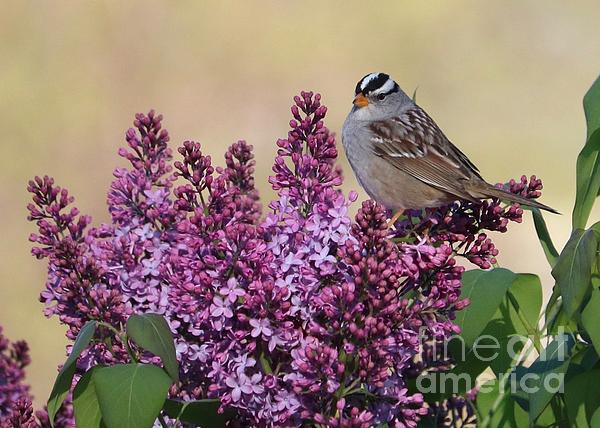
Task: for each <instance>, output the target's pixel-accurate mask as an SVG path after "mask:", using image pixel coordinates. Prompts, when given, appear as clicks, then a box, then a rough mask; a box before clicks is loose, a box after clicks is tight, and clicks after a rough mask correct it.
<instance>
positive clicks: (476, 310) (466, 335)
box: [456, 268, 516, 347]
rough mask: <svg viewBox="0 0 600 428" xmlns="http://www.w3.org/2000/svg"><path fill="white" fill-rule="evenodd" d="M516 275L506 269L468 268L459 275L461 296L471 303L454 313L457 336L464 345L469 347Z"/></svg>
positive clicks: (492, 314) (496, 307)
mask: <svg viewBox="0 0 600 428" xmlns="http://www.w3.org/2000/svg"><path fill="white" fill-rule="evenodd" d="M515 277H516V275H515V274H514V273H513V272H511V271H509V270H508V269H502V268H498V269H492V270H489V271H483V270H470V271H467V272H465V273H464V274H463V277H462V289H461V298H463V299H464V298H468V299H469V300H470V301H471V303H470V305H469V306H467V307H466V308H465V309H463V310H462V311H460V312H458V314H457V316H456V324H457V325H458V326H459V327H460V328H461V337H462V338H463V340H464V341H465V345H466V346H467V347H471V346H473V343H474V342H475V340H476V339H477V337H478V336H479V335H480V334H481V332H482V331H483V329H484V328H485V326H486V325H487V324H488V322H489V321H490V320H491V319H492V317H493V316H494V313H495V312H496V309H498V306H500V303H501V302H502V299H503V298H504V296H505V295H506V290H508V287H509V286H510V285H511V284H512V282H513V280H514V279H515Z"/></svg>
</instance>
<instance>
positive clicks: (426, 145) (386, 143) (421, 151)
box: [370, 107, 483, 199]
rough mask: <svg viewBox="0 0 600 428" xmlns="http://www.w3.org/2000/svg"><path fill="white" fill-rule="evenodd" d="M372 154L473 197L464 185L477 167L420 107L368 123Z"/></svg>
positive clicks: (427, 180)
mask: <svg viewBox="0 0 600 428" xmlns="http://www.w3.org/2000/svg"><path fill="white" fill-rule="evenodd" d="M370 128H371V133H372V136H373V137H372V146H373V150H374V152H375V154H376V155H377V156H380V157H382V158H383V159H385V160H387V161H388V162H390V164H392V165H393V166H394V167H396V168H398V169H399V170H401V171H403V172H405V173H407V174H410V175H411V176H413V177H415V178H417V179H418V180H421V181H422V182H424V183H426V184H429V185H431V186H434V187H436V188H438V189H441V190H444V191H446V192H449V193H452V194H454V195H456V196H458V197H460V198H465V199H473V196H471V195H470V194H469V193H468V192H467V191H466V189H465V185H466V184H467V183H468V182H469V181H471V180H473V179H475V180H477V181H479V180H483V179H482V178H481V176H480V175H479V170H478V169H477V167H476V166H475V165H473V163H472V162H471V161H470V160H469V159H468V158H467V157H466V155H465V154H464V153H462V152H461V151H460V150H459V149H458V148H457V147H456V146H454V145H453V144H452V143H451V142H450V141H449V140H448V138H446V136H445V135H444V134H443V132H442V131H441V130H440V129H439V127H438V126H437V125H436V124H435V122H434V121H433V119H431V117H429V115H427V113H425V111H424V110H422V109H421V108H419V107H417V108H413V109H411V110H408V111H406V112H404V113H402V114H401V115H399V116H397V117H393V118H391V119H387V120H382V121H375V122H373V123H372V124H371V125H370Z"/></svg>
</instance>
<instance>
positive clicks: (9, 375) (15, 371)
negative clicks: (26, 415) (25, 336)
mask: <svg viewBox="0 0 600 428" xmlns="http://www.w3.org/2000/svg"><path fill="white" fill-rule="evenodd" d="M30 362H31V360H30V358H29V347H28V346H27V343H26V342H24V341H17V342H13V343H12V344H11V343H10V342H9V341H8V339H7V338H6V337H4V335H3V333H2V327H1V326H0V421H3V420H5V419H7V418H9V417H11V415H12V413H13V412H14V411H15V410H18V409H19V408H20V407H22V406H24V405H25V404H24V403H26V402H29V403H31V395H30V394H29V386H28V385H27V384H26V383H25V382H24V380H25V367H26V366H28V365H29V363H30Z"/></svg>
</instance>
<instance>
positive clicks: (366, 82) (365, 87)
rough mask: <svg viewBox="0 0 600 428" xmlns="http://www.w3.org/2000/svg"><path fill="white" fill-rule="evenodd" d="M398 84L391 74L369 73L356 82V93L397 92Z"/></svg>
mask: <svg viewBox="0 0 600 428" xmlns="http://www.w3.org/2000/svg"><path fill="white" fill-rule="evenodd" d="M398 89H400V88H399V87H398V84H397V83H396V82H394V81H393V80H392V78H391V77H390V76H389V74H385V73H369V74H367V75H366V76H365V77H363V78H362V79H360V81H359V82H358V83H357V84H356V90H355V92H354V94H355V95H358V94H359V93H362V94H363V95H369V94H385V95H387V94H390V93H392V92H397V91H398Z"/></svg>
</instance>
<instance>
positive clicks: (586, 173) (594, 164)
mask: <svg viewBox="0 0 600 428" xmlns="http://www.w3.org/2000/svg"><path fill="white" fill-rule="evenodd" d="M583 109H584V112H585V118H586V122H587V139H586V143H585V146H584V147H583V149H582V150H581V152H580V153H579V156H578V157H577V194H576V197H575V206H574V207H573V229H583V228H585V226H586V224H587V220H588V217H589V215H590V212H591V210H592V207H593V205H594V200H595V199H596V196H597V195H598V191H599V190H600V158H599V157H598V153H599V151H600V78H598V79H596V81H595V82H594V83H593V85H592V87H591V88H590V89H589V90H588V92H587V93H586V94H585V96H584V97H583Z"/></svg>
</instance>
